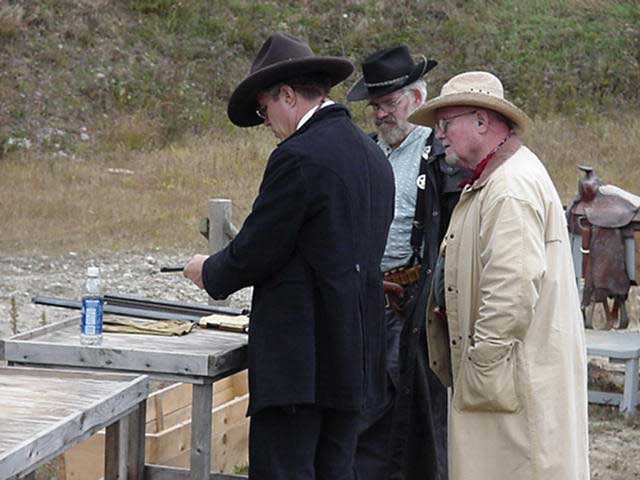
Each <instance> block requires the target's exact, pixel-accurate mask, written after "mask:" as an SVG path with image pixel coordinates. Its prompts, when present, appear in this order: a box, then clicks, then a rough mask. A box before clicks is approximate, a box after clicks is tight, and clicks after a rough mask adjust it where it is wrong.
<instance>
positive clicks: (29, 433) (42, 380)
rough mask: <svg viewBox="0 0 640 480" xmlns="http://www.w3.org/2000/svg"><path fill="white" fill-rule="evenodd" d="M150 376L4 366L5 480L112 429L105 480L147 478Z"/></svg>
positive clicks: (1, 454) (0, 374)
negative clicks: (86, 439) (88, 438)
mask: <svg viewBox="0 0 640 480" xmlns="http://www.w3.org/2000/svg"><path fill="white" fill-rule="evenodd" d="M148 394H149V380H148V377H147V376H146V375H143V376H139V375H123V374H114V373H104V372H73V371H69V370H66V371H58V370H51V369H47V370H42V369H34V368H20V367H15V368H0V479H2V480H4V479H18V478H27V479H33V480H35V469H36V468H37V467H38V466H39V465H41V464H43V463H45V462H47V461H49V460H51V459H52V458H54V457H55V456H57V455H59V454H61V453H62V452H63V451H65V450H66V449H67V448H69V447H72V446H73V445H75V444H76V443H78V442H80V441H82V440H84V439H85V438H87V437H89V436H91V435H93V434H94V433H95V432H97V431H98V430H100V429H102V428H104V427H106V428H107V437H106V439H107V445H108V448H105V480H115V479H116V478H120V479H128V478H131V479H133V478H140V479H141V478H142V473H143V470H144V425H145V411H146V410H145V405H146V404H145V401H146V399H147V395H148Z"/></svg>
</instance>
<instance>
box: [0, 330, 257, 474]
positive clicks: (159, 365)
mask: <svg viewBox="0 0 640 480" xmlns="http://www.w3.org/2000/svg"><path fill="white" fill-rule="evenodd" d="M79 325H80V320H79V319H75V318H74V319H69V320H64V321H62V322H59V323H55V324H52V325H48V326H46V327H42V328H39V329H36V330H32V331H30V332H26V333H22V334H19V335H16V336H13V337H10V338H7V339H4V340H0V358H3V357H4V359H5V360H7V361H8V362H10V364H12V365H32V366H57V367H71V368H74V369H77V368H88V369H93V370H95V369H99V370H110V371H123V372H136V373H145V374H149V375H150V376H152V377H153V378H157V379H162V380H171V381H177V382H186V383H191V384H193V401H192V409H191V415H192V418H193V419H197V421H192V422H191V471H190V473H189V471H187V470H184V469H175V468H174V469H169V468H167V467H160V466H151V465H147V466H146V468H145V479H146V480H160V479H163V480H169V479H189V478H190V479H191V480H205V479H207V480H208V479H210V478H215V479H220V480H222V479H231V478H243V477H234V476H226V475H214V476H210V473H209V472H210V469H211V408H212V383H213V382H214V381H216V380H219V379H221V378H224V377H226V376H229V375H231V374H233V373H236V372H238V371H240V370H243V369H245V368H247V336H246V335H245V334H239V333H229V332H221V331H218V330H203V329H195V330H194V331H193V332H192V333H189V334H188V335H184V336H181V337H163V336H157V335H140V334H119V333H105V334H104V337H103V342H102V345H101V346H91V347H89V346H82V345H80V339H79Z"/></svg>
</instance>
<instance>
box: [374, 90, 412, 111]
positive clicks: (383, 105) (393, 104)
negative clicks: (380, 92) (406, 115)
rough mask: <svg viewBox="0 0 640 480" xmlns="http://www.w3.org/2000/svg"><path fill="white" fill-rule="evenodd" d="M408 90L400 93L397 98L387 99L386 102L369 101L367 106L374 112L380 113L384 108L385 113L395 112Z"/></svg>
mask: <svg viewBox="0 0 640 480" xmlns="http://www.w3.org/2000/svg"><path fill="white" fill-rule="evenodd" d="M406 94H407V92H404V93H402V94H400V95H399V96H398V97H397V98H395V99H393V100H387V101H386V102H380V103H368V104H367V108H368V109H370V110H371V111H372V112H373V113H378V112H379V111H380V110H382V111H383V112H384V113H394V112H395V111H396V110H397V109H398V106H399V105H400V102H401V101H402V99H403V98H404V97H405V96H406Z"/></svg>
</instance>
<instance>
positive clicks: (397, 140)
mask: <svg viewBox="0 0 640 480" xmlns="http://www.w3.org/2000/svg"><path fill="white" fill-rule="evenodd" d="M377 127H378V134H379V135H380V138H381V139H382V140H384V141H385V142H387V143H388V144H389V145H391V146H397V145H400V144H401V143H402V142H403V141H404V139H405V138H407V136H408V135H409V134H410V133H411V131H412V130H413V129H414V128H415V125H413V124H411V123H409V122H404V125H396V126H395V127H393V128H391V129H388V130H383V129H381V128H380V127H381V125H378V126H377Z"/></svg>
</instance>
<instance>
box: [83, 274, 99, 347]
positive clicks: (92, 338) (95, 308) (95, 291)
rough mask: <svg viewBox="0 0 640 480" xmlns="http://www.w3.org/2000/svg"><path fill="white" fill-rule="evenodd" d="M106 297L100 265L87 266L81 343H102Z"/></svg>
mask: <svg viewBox="0 0 640 480" xmlns="http://www.w3.org/2000/svg"><path fill="white" fill-rule="evenodd" d="M103 307H104V297H103V295H102V287H101V285H100V270H99V269H98V267H89V268H87V282H86V283H85V286H84V292H83V294H82V321H81V323H80V343H81V344H82V345H100V344H101V343H102V311H103Z"/></svg>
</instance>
